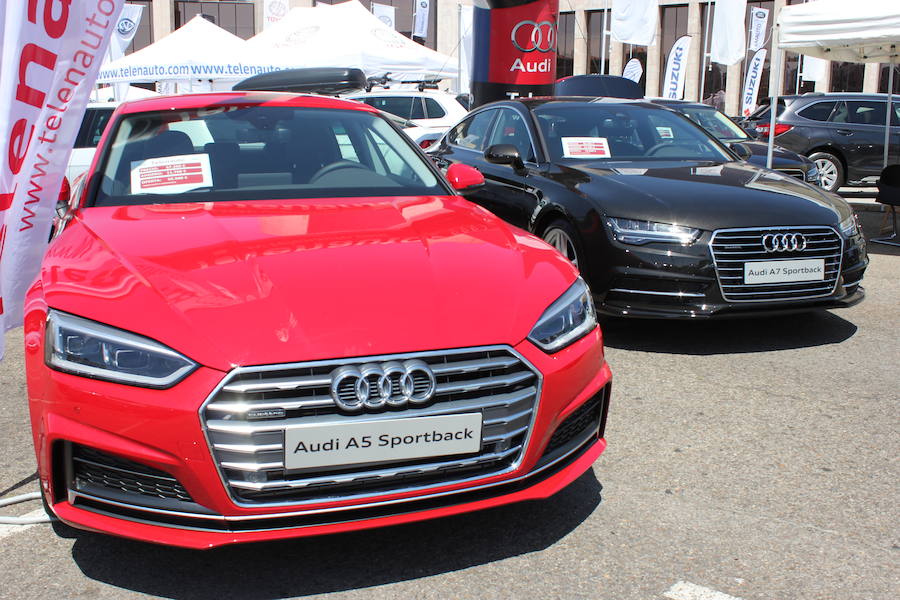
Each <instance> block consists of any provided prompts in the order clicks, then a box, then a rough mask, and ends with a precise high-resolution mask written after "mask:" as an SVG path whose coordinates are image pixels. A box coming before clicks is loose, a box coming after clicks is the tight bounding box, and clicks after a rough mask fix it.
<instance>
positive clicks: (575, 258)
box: [541, 219, 581, 270]
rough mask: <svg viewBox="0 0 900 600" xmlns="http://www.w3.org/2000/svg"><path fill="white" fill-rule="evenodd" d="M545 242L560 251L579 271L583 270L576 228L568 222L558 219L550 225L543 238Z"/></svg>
mask: <svg viewBox="0 0 900 600" xmlns="http://www.w3.org/2000/svg"><path fill="white" fill-rule="evenodd" d="M541 237H542V238H543V239H544V241H545V242H547V243H548V244H550V245H551V246H553V247H554V248H556V249H557V250H559V253H560V254H562V255H563V256H565V257H566V258H568V259H569V261H570V262H571V263H572V264H573V265H575V267H576V268H578V269H579V270H580V269H581V250H580V248H581V246H580V244H579V241H578V234H577V233H575V228H574V227H572V226H571V225H570V224H569V222H568V221H563V220H562V219H558V220H556V221H553V222H552V223H550V225H548V226H547V228H546V229H545V230H544V234H543V235H542V236H541Z"/></svg>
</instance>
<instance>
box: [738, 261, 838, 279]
mask: <svg viewBox="0 0 900 600" xmlns="http://www.w3.org/2000/svg"><path fill="white" fill-rule="evenodd" d="M824 279H825V259H824V258H807V259H801V260H761V261H754V262H747V263H744V283H794V282H798V281H822V280H824Z"/></svg>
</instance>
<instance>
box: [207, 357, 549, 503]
mask: <svg viewBox="0 0 900 600" xmlns="http://www.w3.org/2000/svg"><path fill="white" fill-rule="evenodd" d="M373 365H374V367H373ZM404 366H410V368H411V369H412V370H411V372H412V373H413V374H414V375H415V376H413V377H411V378H410V380H409V382H408V383H409V385H410V386H411V387H410V393H413V392H414V393H415V394H419V393H420V391H423V390H431V392H429V393H430V394H431V396H430V397H429V398H428V399H427V400H426V401H423V402H421V403H418V402H409V403H401V404H402V405H400V406H392V405H391V404H384V405H382V406H377V405H376V406H366V408H362V407H360V406H357V407H356V408H353V407H352V406H349V407H348V402H350V401H352V400H353V394H349V393H347V392H346V390H345V389H344V387H342V386H343V382H344V380H343V379H341V378H340V377H339V376H340V374H341V373H345V372H347V371H348V370H349V371H350V372H354V373H363V374H365V373H372V372H374V373H388V372H392V373H398V371H397V370H396V369H398V368H401V367H404ZM412 366H414V368H413V367H412ZM391 369H394V370H393V371H392V370H391ZM423 371H424V372H425V373H426V374H427V373H428V372H430V373H431V374H432V375H433V380H431V379H429V376H427V375H426V376H425V377H424V378H423V377H420V375H421V374H422V373H423ZM365 377H369V376H368V375H366V376H365ZM391 377H394V378H395V379H396V381H394V380H393V379H391V385H390V386H388V387H387V388H386V390H390V394H391V398H392V399H394V398H395V396H396V395H397V394H399V393H400V389H401V384H402V380H401V379H400V375H392V376H391ZM333 379H334V380H335V381H337V383H336V384H335V385H336V387H337V389H338V390H339V392H338V393H339V396H338V397H339V399H340V400H341V402H342V403H343V405H342V406H339V405H338V404H337V403H336V402H335V401H334V400H333V399H332V396H331V384H332V381H333ZM419 379H422V381H423V382H425V385H423V386H422V387H421V389H420V387H419V386H418V382H419ZM366 380H367V381H368V384H367V385H365V386H363V388H364V389H365V390H368V393H370V394H372V395H374V394H377V393H379V392H378V391H377V390H378V389H379V387H378V377H371V378H370V380H369V379H366ZM385 385H387V382H385ZM385 393H387V391H385ZM539 393H540V377H539V374H538V372H537V371H535V370H534V369H533V368H532V367H531V366H530V365H528V364H527V363H526V362H525V361H524V360H523V359H521V358H520V357H519V356H518V355H517V354H516V353H514V352H513V351H512V349H511V348H509V347H507V346H491V347H481V348H471V349H462V350H445V351H438V352H423V353H414V354H406V355H390V356H375V357H371V356H370V357H361V358H351V359H341V360H334V361H317V362H312V363H297V364H286V365H269V366H262V367H244V368H240V369H236V370H234V371H232V372H231V373H230V374H229V375H228V377H227V378H226V379H225V381H224V382H223V383H222V384H221V385H220V386H219V387H218V388H217V390H216V391H215V392H214V393H213V394H212V396H211V397H210V398H209V399H208V400H207V402H206V403H205V404H204V405H203V408H202V409H201V419H202V421H203V425H204V427H205V430H206V435H207V439H208V440H209V444H210V448H211V450H212V453H213V458H214V459H215V462H216V464H217V465H218V467H219V472H220V473H221V475H222V478H223V480H224V481H225V484H226V487H227V489H228V491H229V492H230V494H231V496H232V497H233V498H234V499H235V501H236V502H238V503H240V504H244V505H254V506H258V505H262V504H297V503H308V502H318V501H322V500H326V499H335V498H349V497H355V498H356V497H366V496H371V495H375V494H381V493H386V492H397V491H403V490H408V489H419V488H425V487H430V486H436V485H444V484H450V483H454V482H458V481H462V480H467V479H472V478H483V477H488V476H491V475H497V474H499V473H503V472H506V471H509V470H511V469H512V468H515V466H516V464H517V463H518V461H519V459H520V458H521V456H522V454H523V452H524V449H525V445H526V442H527V440H528V436H529V433H530V430H531V424H532V422H533V417H534V411H535V406H536V402H537V398H538V395H539ZM350 403H351V404H352V402H350ZM472 413H481V415H482V437H481V447H480V450H479V451H478V452H477V453H475V454H466V455H455V456H438V457H431V458H418V459H411V460H400V461H393V462H381V463H371V464H358V465H349V466H343V467H320V468H318V469H306V470H291V469H287V468H286V467H285V462H284V460H285V459H284V457H285V449H284V439H285V429H286V428H289V427H291V426H296V425H306V424H317V425H318V424H324V425H340V424H352V423H358V422H360V421H366V420H377V419H385V418H389V419H402V418H407V417H410V418H412V417H425V416H438V415H456V414H472Z"/></svg>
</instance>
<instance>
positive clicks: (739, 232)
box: [709, 226, 843, 302]
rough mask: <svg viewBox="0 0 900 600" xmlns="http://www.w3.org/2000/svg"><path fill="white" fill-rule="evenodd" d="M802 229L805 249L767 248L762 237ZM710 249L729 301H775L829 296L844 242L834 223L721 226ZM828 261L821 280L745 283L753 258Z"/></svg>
mask: <svg viewBox="0 0 900 600" xmlns="http://www.w3.org/2000/svg"><path fill="white" fill-rule="evenodd" d="M779 233H802V234H803V236H804V237H805V238H806V240H807V246H806V248H805V249H804V250H798V251H793V252H766V250H765V248H764V247H763V244H762V238H763V236H765V235H766V234H779ZM709 245H710V250H711V251H712V256H713V261H714V262H715V265H716V276H717V277H718V279H719V286H720V288H721V290H722V297H723V298H725V300H727V301H729V302H773V301H786V300H801V299H806V298H817V297H821V296H829V295H831V294H833V293H834V291H835V289H836V287H837V281H838V277H839V276H840V273H841V259H842V256H843V242H842V240H841V237H840V236H839V235H838V234H837V232H836V231H835V230H834V229H832V228H831V227H814V226H790V227H754V228H747V229H720V230H718V231H716V232H715V233H713V237H712V240H710V243H709ZM812 258H821V259H823V260H824V261H825V278H824V280H822V281H802V282H791V283H755V284H747V283H744V264H745V263H747V262H751V261H770V260H779V259H812Z"/></svg>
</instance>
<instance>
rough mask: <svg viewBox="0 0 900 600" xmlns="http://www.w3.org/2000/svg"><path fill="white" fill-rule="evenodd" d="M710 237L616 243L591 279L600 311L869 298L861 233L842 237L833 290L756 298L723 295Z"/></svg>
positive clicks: (627, 313) (727, 313) (687, 312)
mask: <svg viewBox="0 0 900 600" xmlns="http://www.w3.org/2000/svg"><path fill="white" fill-rule="evenodd" d="M709 243H710V234H709V233H706V234H705V236H704V237H703V238H701V239H700V240H698V242H697V243H695V244H694V245H693V246H689V247H671V246H665V247H664V246H662V245H659V244H656V245H653V244H651V245H647V246H629V247H627V248H626V247H622V245H620V244H616V246H618V247H614V248H613V251H614V252H615V253H616V254H615V256H614V257H613V258H611V259H610V260H609V264H610V266H609V267H608V268H607V269H606V270H605V272H603V273H602V274H601V275H600V276H599V277H598V278H596V279H593V280H592V281H591V288H592V289H593V290H594V294H595V303H596V305H597V312H598V313H601V314H604V315H608V316H616V317H635V318H659V319H698V318H700V319H703V318H735V317H752V316H762V315H777V314H788V313H795V312H802V311H808V310H812V309H828V308H846V307H849V306H853V305H855V304H858V303H859V302H861V301H862V300H863V299H864V298H865V290H864V289H863V287H862V286H861V285H860V283H861V282H862V279H863V275H864V274H865V270H866V267H867V266H868V262H869V260H868V257H867V255H866V250H865V242H864V240H863V238H862V237H861V236H857V237H855V238H852V239H850V240H844V242H843V249H842V253H841V258H840V268H839V275H838V276H837V280H836V282H835V286H834V289H833V291H831V292H830V293H827V294H826V295H818V296H817V297H810V298H802V299H787V300H784V299H779V300H760V301H752V302H749V301H748V302H740V301H734V300H732V299H728V298H726V297H725V295H724V294H723V290H722V286H721V285H720V278H719V276H718V274H717V267H716V263H715V261H714V259H713V255H712V253H711V250H710V245H709ZM614 244H615V243H614ZM785 258H792V257H790V256H785Z"/></svg>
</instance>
